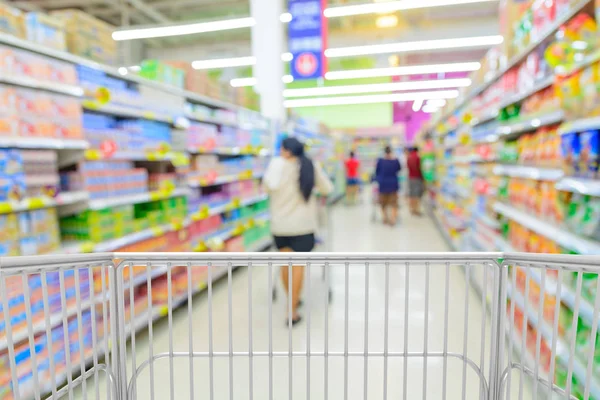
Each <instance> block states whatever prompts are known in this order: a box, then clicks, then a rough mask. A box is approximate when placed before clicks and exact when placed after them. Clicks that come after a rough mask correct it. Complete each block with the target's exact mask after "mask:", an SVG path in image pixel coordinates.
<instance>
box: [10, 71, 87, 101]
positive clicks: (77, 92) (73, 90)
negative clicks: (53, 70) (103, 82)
mask: <svg viewBox="0 0 600 400" xmlns="http://www.w3.org/2000/svg"><path fill="white" fill-rule="evenodd" d="M0 83H5V84H8V85H15V86H22V87H26V88H30V89H36V90H44V91H48V92H54V93H59V94H64V95H68V96H75V97H82V96H83V89H82V88H81V87H79V86H75V85H67V84H64V83H56V82H45V81H40V80H38V79H33V78H30V77H28V76H17V75H15V76H8V75H4V76H0Z"/></svg>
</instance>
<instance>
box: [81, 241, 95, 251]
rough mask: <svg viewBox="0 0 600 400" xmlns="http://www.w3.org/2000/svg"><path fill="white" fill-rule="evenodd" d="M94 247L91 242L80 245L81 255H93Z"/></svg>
mask: <svg viewBox="0 0 600 400" xmlns="http://www.w3.org/2000/svg"><path fill="white" fill-rule="evenodd" d="M95 248H96V245H95V244H94V243H92V242H85V243H82V244H81V252H82V253H93V252H94V249H95Z"/></svg>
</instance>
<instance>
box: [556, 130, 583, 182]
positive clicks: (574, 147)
mask: <svg viewBox="0 0 600 400" xmlns="http://www.w3.org/2000/svg"><path fill="white" fill-rule="evenodd" d="M560 140H561V152H562V157H563V160H564V163H565V172H566V173H567V175H576V174H577V173H578V172H579V156H580V153H581V145H580V142H579V135H578V134H577V132H571V133H565V134H564V135H562V136H561V138H560Z"/></svg>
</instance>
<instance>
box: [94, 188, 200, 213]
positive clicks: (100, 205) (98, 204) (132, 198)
mask: <svg viewBox="0 0 600 400" xmlns="http://www.w3.org/2000/svg"><path fill="white" fill-rule="evenodd" d="M188 194H189V190H188V189H186V188H177V189H175V190H173V191H171V192H168V193H163V192H160V191H155V192H148V193H140V194H133V195H126V196H118V197H111V198H107V199H98V200H91V201H90V202H89V209H90V210H101V209H104V208H109V207H117V206H122V205H127V204H139V203H147V202H150V201H158V200H163V199H170V198H173V197H179V196H187V195H188Z"/></svg>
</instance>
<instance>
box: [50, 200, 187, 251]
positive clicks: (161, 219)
mask: <svg viewBox="0 0 600 400" xmlns="http://www.w3.org/2000/svg"><path fill="white" fill-rule="evenodd" d="M186 215H187V201H186V198H185V197H175V198H171V199H165V200H159V201H154V202H148V203H142V204H135V205H124V206H119V207H112V208H105V209H103V210H87V211H84V212H83V213H80V214H78V215H74V216H70V217H65V218H61V220H60V228H61V233H62V235H63V239H65V240H76V241H91V242H94V243H99V242H103V241H106V240H110V239H115V238H120V237H123V236H125V235H128V234H130V233H133V232H139V231H142V230H145V229H149V228H151V227H157V226H160V225H164V224H167V223H170V222H173V221H183V219H184V218H185V216H186Z"/></svg>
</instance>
